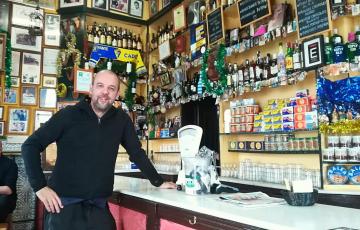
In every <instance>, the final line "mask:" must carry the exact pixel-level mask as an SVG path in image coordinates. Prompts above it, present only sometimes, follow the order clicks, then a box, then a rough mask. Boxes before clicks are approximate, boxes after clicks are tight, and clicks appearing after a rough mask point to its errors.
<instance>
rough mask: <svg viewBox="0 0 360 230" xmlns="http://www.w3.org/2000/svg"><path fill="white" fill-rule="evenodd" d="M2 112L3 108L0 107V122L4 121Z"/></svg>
mask: <svg viewBox="0 0 360 230" xmlns="http://www.w3.org/2000/svg"><path fill="white" fill-rule="evenodd" d="M4 110H5V107H4V106H0V120H4Z"/></svg>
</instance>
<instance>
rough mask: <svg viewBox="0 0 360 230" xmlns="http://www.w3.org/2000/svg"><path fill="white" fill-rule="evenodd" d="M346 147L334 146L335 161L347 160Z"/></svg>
mask: <svg viewBox="0 0 360 230" xmlns="http://www.w3.org/2000/svg"><path fill="white" fill-rule="evenodd" d="M347 158H348V157H347V148H335V161H339V162H345V161H347Z"/></svg>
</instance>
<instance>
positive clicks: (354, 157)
mask: <svg viewBox="0 0 360 230" xmlns="http://www.w3.org/2000/svg"><path fill="white" fill-rule="evenodd" d="M348 160H349V161H352V162H356V161H360V148H359V147H356V148H349V149H348Z"/></svg>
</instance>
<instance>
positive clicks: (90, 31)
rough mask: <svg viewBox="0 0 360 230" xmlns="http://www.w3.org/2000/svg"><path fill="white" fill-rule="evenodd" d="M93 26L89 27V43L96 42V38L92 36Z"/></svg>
mask: <svg viewBox="0 0 360 230" xmlns="http://www.w3.org/2000/svg"><path fill="white" fill-rule="evenodd" d="M92 30H93V29H92V25H87V40H88V42H94V36H93V34H92Z"/></svg>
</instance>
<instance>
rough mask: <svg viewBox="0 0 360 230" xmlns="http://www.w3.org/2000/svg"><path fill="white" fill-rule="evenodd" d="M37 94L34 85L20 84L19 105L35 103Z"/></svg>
mask: <svg viewBox="0 0 360 230" xmlns="http://www.w3.org/2000/svg"><path fill="white" fill-rule="evenodd" d="M37 94H38V90H37V87H36V86H32V85H31V86H30V85H29V86H21V93H20V95H21V102H20V103H21V105H37Z"/></svg>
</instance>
